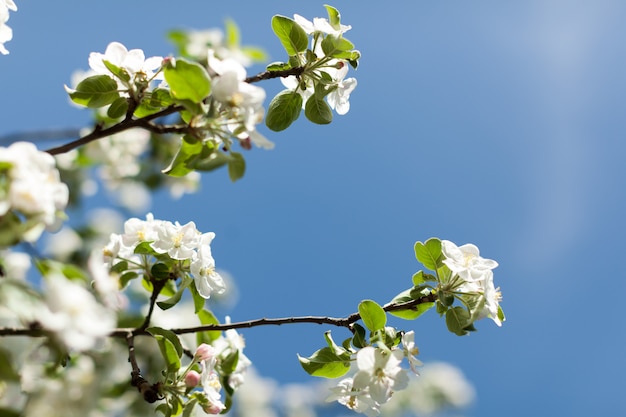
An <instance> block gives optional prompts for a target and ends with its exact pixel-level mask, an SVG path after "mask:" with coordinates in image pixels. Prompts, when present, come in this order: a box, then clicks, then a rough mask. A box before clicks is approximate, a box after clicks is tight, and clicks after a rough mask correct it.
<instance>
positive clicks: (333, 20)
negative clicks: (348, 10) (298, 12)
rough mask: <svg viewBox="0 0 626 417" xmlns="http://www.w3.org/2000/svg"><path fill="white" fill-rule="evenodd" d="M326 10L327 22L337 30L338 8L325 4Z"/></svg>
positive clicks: (338, 23) (338, 24)
mask: <svg viewBox="0 0 626 417" xmlns="http://www.w3.org/2000/svg"><path fill="white" fill-rule="evenodd" d="M324 7H325V8H326V12H327V13H328V22H329V23H330V25H331V26H332V27H333V29H335V30H339V29H340V28H341V14H340V13H339V10H337V9H335V8H334V7H333V6H329V5H328V4H325V5H324Z"/></svg>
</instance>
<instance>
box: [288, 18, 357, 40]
mask: <svg viewBox="0 0 626 417" xmlns="http://www.w3.org/2000/svg"><path fill="white" fill-rule="evenodd" d="M293 20H295V21H296V23H298V24H299V25H300V26H301V27H302V29H304V31H305V32H306V33H307V35H311V34H314V33H315V32H321V33H325V34H328V35H333V36H341V35H343V34H344V33H345V32H347V31H349V30H350V29H352V26H350V25H339V29H335V28H334V27H333V26H332V25H331V24H330V22H329V21H328V19H325V18H322V17H315V18H313V22H311V21H310V20H308V19H306V18H304V17H302V16H300V15H299V14H294V15H293Z"/></svg>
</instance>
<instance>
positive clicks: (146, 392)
mask: <svg viewBox="0 0 626 417" xmlns="http://www.w3.org/2000/svg"><path fill="white" fill-rule="evenodd" d="M125 337H126V344H127V345H128V362H130V367H131V369H132V371H131V373H130V384H131V385H132V386H133V387H137V391H139V392H140V393H141V396H142V397H143V399H144V400H146V401H147V402H149V403H151V404H152V403H154V402H156V401H157V400H159V399H162V397H161V395H160V394H159V383H158V382H157V383H156V384H150V383H149V382H148V381H146V379H145V378H144V377H143V376H141V371H140V370H139V365H137V358H136V357H135V336H133V334H132V333H131V332H128V333H126V336H125Z"/></svg>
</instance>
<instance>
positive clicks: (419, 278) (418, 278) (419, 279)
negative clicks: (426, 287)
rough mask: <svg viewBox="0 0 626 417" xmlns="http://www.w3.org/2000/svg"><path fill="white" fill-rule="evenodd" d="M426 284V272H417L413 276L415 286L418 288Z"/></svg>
mask: <svg viewBox="0 0 626 417" xmlns="http://www.w3.org/2000/svg"><path fill="white" fill-rule="evenodd" d="M425 282H426V279H425V278H424V271H417V272H416V273H415V274H413V285H415V286H416V287H418V286H420V285H422V284H423V283H425Z"/></svg>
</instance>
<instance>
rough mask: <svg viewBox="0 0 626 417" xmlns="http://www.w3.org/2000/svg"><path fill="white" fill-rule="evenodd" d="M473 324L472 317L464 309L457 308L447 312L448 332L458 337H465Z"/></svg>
mask: <svg viewBox="0 0 626 417" xmlns="http://www.w3.org/2000/svg"><path fill="white" fill-rule="evenodd" d="M471 324H472V323H471V321H470V315H469V313H468V312H467V310H466V309H465V308H463V307H460V306H457V307H454V308H451V309H449V310H448V311H447V312H446V325H447V326H448V330H450V331H451V332H452V333H454V334H456V335H457V336H465V335H466V334H467V333H468V329H467V327H468V326H470V325H471Z"/></svg>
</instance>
